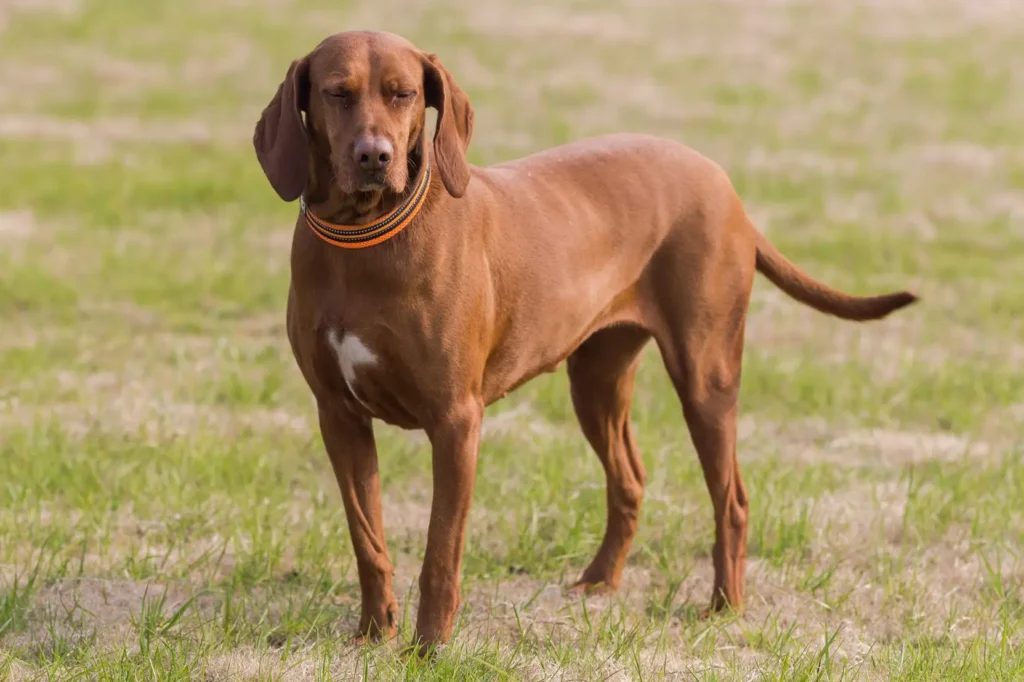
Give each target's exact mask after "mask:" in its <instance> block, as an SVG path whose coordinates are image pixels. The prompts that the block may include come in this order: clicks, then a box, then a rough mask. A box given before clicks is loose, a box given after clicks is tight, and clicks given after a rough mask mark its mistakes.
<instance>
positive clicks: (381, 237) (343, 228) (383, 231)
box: [299, 159, 430, 249]
mask: <svg viewBox="0 0 1024 682" xmlns="http://www.w3.org/2000/svg"><path fill="white" fill-rule="evenodd" d="M429 187H430V162H429V161H426V159H424V164H423V172H422V173H420V179H419V182H417V183H416V188H415V189H414V190H413V191H412V194H410V195H409V197H408V198H407V199H406V200H405V201H403V202H402V204H401V206H399V207H398V208H396V209H395V210H394V211H391V212H390V213H388V214H387V215H385V216H383V217H381V218H378V219H377V220H375V221H373V222H372V223H370V224H369V225H335V224H333V223H329V222H327V221H325V220H321V219H320V218H318V217H317V216H316V215H315V214H314V213H313V211H312V210H310V208H309V206H307V205H306V198H305V197H301V196H300V197H299V208H300V209H301V210H302V216H303V217H304V218H305V219H306V224H307V225H309V229H311V230H313V233H314V234H316V236H318V237H320V239H322V240H324V241H325V242H327V243H328V244H331V245H333V246H340V247H341V248H343V249H365V248H366V247H368V246H373V245H375V244H380V243H381V242H386V241H387V240H389V239H391V238H392V237H394V236H395V235H396V234H398V233H399V232H401V231H402V230H404V229H405V228H406V227H407V226H408V225H409V223H411V222H412V219H413V218H415V217H416V214H417V213H419V212H420V209H421V208H423V202H424V201H425V200H426V198H427V189H428V188H429Z"/></svg>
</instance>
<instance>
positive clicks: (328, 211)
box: [306, 145, 425, 225]
mask: <svg viewBox="0 0 1024 682" xmlns="http://www.w3.org/2000/svg"><path fill="white" fill-rule="evenodd" d="M424 151H425V148H424V147H423V145H418V146H417V147H416V148H415V149H413V150H411V151H410V152H409V157H408V166H409V168H408V170H409V172H408V180H407V181H406V183H405V187H404V188H403V189H402V191H401V192H394V191H392V190H390V189H380V190H373V191H369V192H354V193H346V192H343V191H342V190H341V188H340V187H338V184H337V183H336V182H335V181H334V171H333V169H332V168H331V164H330V160H329V159H328V158H325V157H314V159H313V160H312V169H311V171H312V172H311V173H310V183H309V188H308V189H307V191H306V201H307V203H308V204H309V206H310V208H311V209H312V210H313V212H314V213H315V214H316V215H317V217H319V218H321V219H323V220H326V221H327V222H330V223H335V224H338V225H365V224H368V223H371V222H373V221H374V220H377V219H378V218H380V217H381V216H384V215H387V214H388V213H390V212H392V211H394V210H395V209H396V208H398V207H399V206H401V205H402V202H404V201H405V200H406V199H407V198H408V197H409V195H410V194H412V192H413V191H414V190H415V188H416V181H417V179H418V178H419V175H420V171H421V169H422V167H423V154H424Z"/></svg>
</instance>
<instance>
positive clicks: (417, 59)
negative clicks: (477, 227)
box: [253, 31, 473, 201]
mask: <svg viewBox="0 0 1024 682" xmlns="http://www.w3.org/2000/svg"><path fill="white" fill-rule="evenodd" d="M426 107H434V108H435V109H437V130H436V131H435V133H434V157H433V159H434V165H435V169H436V170H437V172H438V173H439V174H440V176H441V179H442V181H443V182H444V186H445V188H446V189H447V190H448V193H449V194H451V195H452V196H453V197H461V196H462V195H463V194H464V193H465V191H466V185H467V184H468V183H469V166H468V164H467V162H466V147H468V146H469V141H470V138H471V137H472V134H473V109H472V107H471V106H470V104H469V99H468V98H467V97H466V94H465V93H464V92H463V91H462V90H461V89H460V88H459V86H458V85H457V84H456V83H455V80H454V79H453V78H452V76H451V74H449V73H448V70H447V69H445V68H444V66H442V65H441V62H440V61H439V60H438V58H437V57H436V56H435V55H432V54H427V53H425V52H422V51H420V50H418V49H416V48H415V47H414V46H413V45H412V44H411V43H409V42H408V41H407V40H405V39H403V38H401V37H399V36H396V35H392V34H389V33H371V32H361V31H360V32H347V33H338V34H335V35H333V36H331V37H330V38H327V39H326V40H324V41H323V42H322V43H320V45H318V46H317V47H316V49H314V50H313V51H312V52H311V53H309V54H308V55H306V56H305V57H303V58H302V59H298V60H296V61H294V62H292V64H291V66H290V67H289V68H288V74H287V75H286V76H285V79H284V81H283V82H282V83H281V85H280V86H278V88H277V94H275V95H274V98H273V99H272V100H270V104H268V105H267V107H266V108H265V109H264V110H263V115H262V116H261V117H260V120H259V122H258V123H257V124H256V132H255V134H254V135H253V144H254V146H255V147H256V157H257V158H258V159H259V162H260V165H261V166H262V167H263V172H264V173H266V176H267V179H268V180H270V184H271V185H272V186H273V187H274V189H275V190H276V191H277V193H278V194H279V195H280V196H281V198H282V199H284V200H285V201H293V200H295V199H297V198H298V197H299V195H300V194H302V192H303V190H304V189H305V188H306V185H307V182H308V181H309V173H310V166H311V161H312V159H311V154H319V155H321V156H322V157H326V158H324V159H323V160H326V161H328V162H329V164H330V170H331V172H332V173H333V175H334V180H335V182H336V183H337V186H338V188H339V189H340V190H341V191H342V192H343V193H345V194H353V193H356V192H372V191H380V190H388V191H391V192H395V193H400V192H402V190H404V189H405V187H406V185H407V184H408V182H409V181H410V177H409V176H410V173H409V168H410V161H416V160H419V159H418V158H417V157H418V156H422V154H423V153H424V150H423V149H422V144H421V142H422V140H423V127H424V125H425V120H426V118H425V110H426ZM303 114H305V120H303Z"/></svg>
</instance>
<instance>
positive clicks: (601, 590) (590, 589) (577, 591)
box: [567, 580, 615, 597]
mask: <svg viewBox="0 0 1024 682" xmlns="http://www.w3.org/2000/svg"><path fill="white" fill-rule="evenodd" d="M614 591H615V590H614V589H613V588H612V587H611V586H609V585H608V583H605V582H596V583H594V582H589V581H585V580H580V581H579V582H577V583H576V584H574V585H572V586H570V587H569V588H568V589H567V592H568V594H569V595H571V596H576V597H581V596H583V595H586V596H588V597H600V596H602V595H606V594H611V593H612V592H614Z"/></svg>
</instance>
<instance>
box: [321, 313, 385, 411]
mask: <svg viewBox="0 0 1024 682" xmlns="http://www.w3.org/2000/svg"><path fill="white" fill-rule="evenodd" d="M327 341H328V342H329V343H330V344H331V348H333V349H334V353H335V354H336V355H337V356H338V365H340V366H341V376H342V377H344V379H345V385H347V386H348V390H349V392H350V393H352V395H353V396H355V398H356V400H359V402H360V403H362V402H363V401H362V400H361V399H360V398H359V394H358V393H357V392H356V369H357V368H359V367H367V366H372V365H376V364H377V356H376V355H374V353H373V351H372V350H370V349H369V348H368V347H367V346H366V344H365V343H363V342H362V341H360V340H359V337H358V336H356V335H355V334H344V335H342V337H341V338H340V339H339V338H338V332H337V331H335V330H334V329H332V330H330V331H329V332H328V333H327ZM363 407H366V405H365V404H363ZM367 409H369V408H367Z"/></svg>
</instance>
